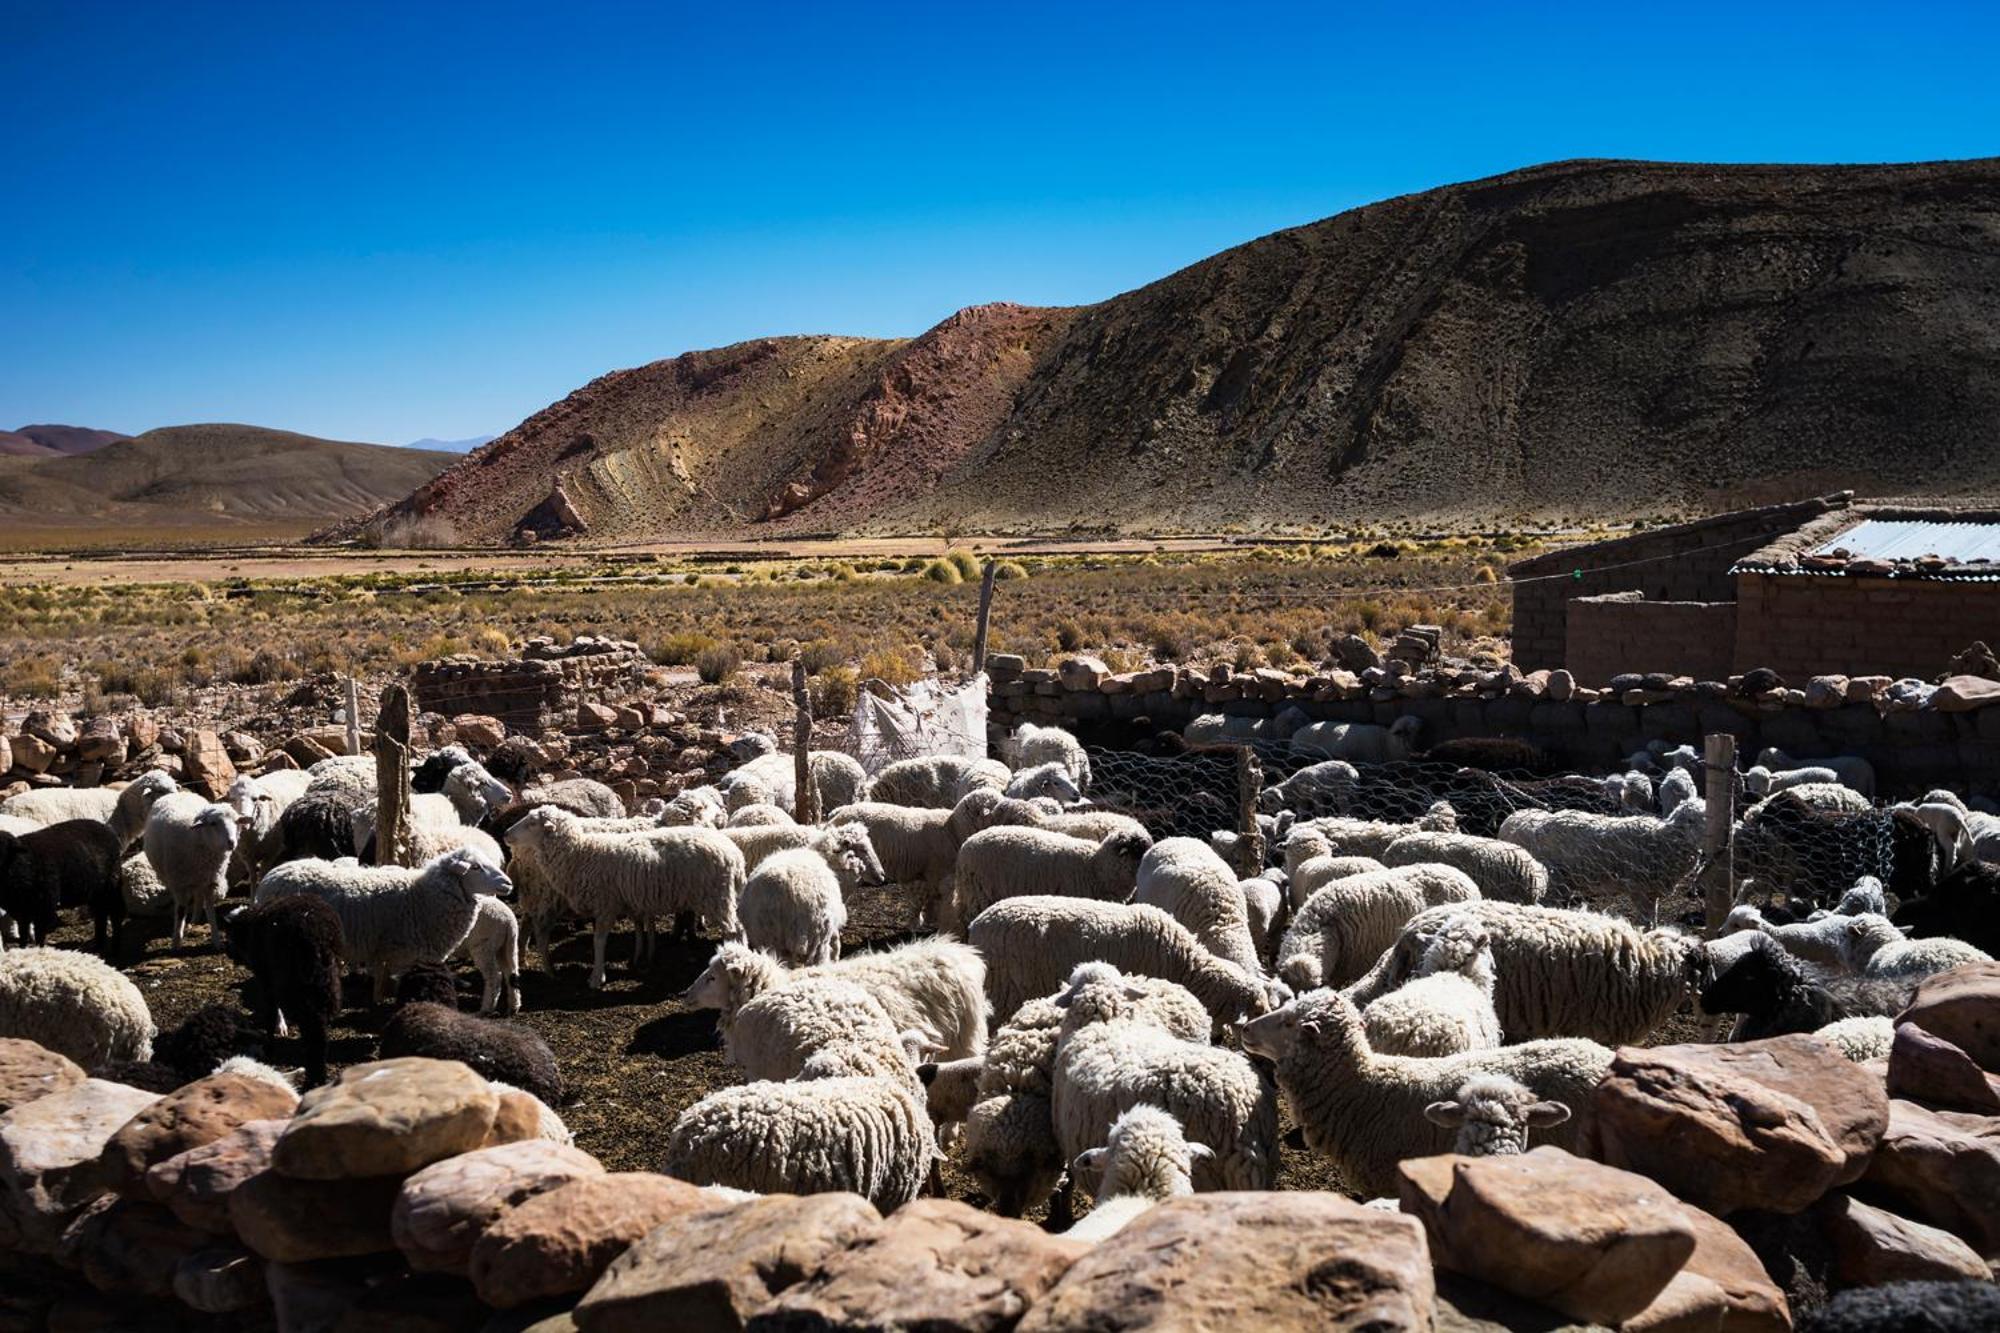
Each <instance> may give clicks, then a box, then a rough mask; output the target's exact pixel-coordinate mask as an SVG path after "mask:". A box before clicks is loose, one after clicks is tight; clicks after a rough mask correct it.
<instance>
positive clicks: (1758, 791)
mask: <svg viewBox="0 0 2000 1333" xmlns="http://www.w3.org/2000/svg"><path fill="white" fill-rule="evenodd" d="M1839 782H1840V774H1838V773H1836V772H1834V771H1833V770H1832V769H1830V768H1816V767H1807V768H1780V769H1770V768H1766V767H1764V766H1763V765H1762V764H1753V765H1752V766H1750V767H1749V768H1746V769H1744V770H1743V790H1744V791H1746V792H1748V793H1749V794H1750V795H1751V796H1753V797H1756V798H1757V799H1759V800H1762V799H1763V798H1764V797H1766V796H1775V795H1777V794H1778V793H1779V792H1781V791H1790V790H1791V789H1792V788H1794V787H1803V786H1805V785H1806V784H1807V783H1812V784H1814V785H1816V786H1828V785H1838V784H1839Z"/></svg>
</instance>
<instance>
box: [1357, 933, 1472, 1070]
mask: <svg viewBox="0 0 2000 1333" xmlns="http://www.w3.org/2000/svg"><path fill="white" fill-rule="evenodd" d="M1493 988H1494V979H1493V941H1492V939H1491V937H1490V936H1488V934H1487V933H1486V928H1485V927H1484V926H1482V925H1480V924H1479V919H1478V918H1477V917H1474V916H1472V915H1470V914H1466V913H1459V914H1455V915H1452V916H1449V917H1447V918H1446V919H1445V920H1444V921H1443V922H1442V923H1441V925H1440V926H1439V928H1438V930H1437V931H1436V932H1435V933H1434V934H1433V935H1432V936H1431V938H1430V941H1429V943H1428V945H1427V946H1426V948H1425V950H1424V956H1423V957H1422V958H1421V959H1419V960H1418V962H1417V969H1416V973H1415V975H1413V976H1412V977H1411V978H1410V980H1408V981H1406V982H1404V983H1403V984H1402V985H1401V986H1399V987H1397V988H1396V989H1395V990H1392V991H1390V992H1389V993H1388V994H1387V995H1384V996H1382V997H1381V998H1379V999H1376V1000H1373V1001H1371V1002H1370V1003H1369V1004H1368V1006H1367V1007H1366V1008H1365V1009H1363V1010H1362V1011H1361V1022H1362V1026H1363V1028H1364V1029H1365V1030H1366V1031H1367V1034H1368V1045H1369V1046H1370V1048H1372V1049H1373V1050H1374V1051H1375V1052H1376V1053H1377V1054H1380V1055H1458V1054H1460V1053H1462V1052H1464V1051H1484V1050H1491V1049H1492V1048H1493V1047H1495V1046H1498V1045H1499V1044H1500V1018H1499V1015H1498V1014H1496V1013H1495V1012H1494V1010H1493Z"/></svg>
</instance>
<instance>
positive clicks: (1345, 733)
mask: <svg viewBox="0 0 2000 1333" xmlns="http://www.w3.org/2000/svg"><path fill="white" fill-rule="evenodd" d="M1422 729H1423V723H1422V721H1420V720H1419V719H1417V718H1415V717H1399V718H1397V719H1396V720H1395V721H1394V722H1393V723H1391V724H1390V725H1388V726H1386V727H1382V726H1377V725H1375V724H1374V723H1370V722H1315V723H1313V724H1312V725H1311V726H1309V727H1301V728H1300V729H1299V730H1298V731H1296V732H1293V733H1292V744H1293V745H1294V746H1295V747H1297V748H1299V749H1302V750H1317V751H1319V752H1320V753H1321V754H1323V755H1325V756H1327V757H1328V758H1329V759H1346V760H1348V761H1350V762H1352V763H1357V764H1392V763H1395V762H1397V761H1399V760H1403V759H1408V758H1409V757H1410V752H1411V749H1412V747H1413V745H1414V743H1415V740H1416V737H1417V733H1418V732H1419V731H1421V730H1422Z"/></svg>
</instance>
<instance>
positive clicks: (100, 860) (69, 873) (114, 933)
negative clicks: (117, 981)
mask: <svg viewBox="0 0 2000 1333" xmlns="http://www.w3.org/2000/svg"><path fill="white" fill-rule="evenodd" d="M75 904H83V905H87V906H88V907H89V908H90V914H91V918H92V920H93V922H94V923H95V925H96V929H97V941H96V944H97V952H98V954H99V955H100V956H101V957H110V956H111V951H112V950H113V949H114V948H115V947H117V946H118V945H120V944H122V942H123V936H124V921H125V902H124V899H123V897H122V896H121V895H120V894H119V891H118V835H117V834H115V833H113V832H112V831H111V830H110V828H109V827H107V826H106V825H104V824H101V823H99V822H98V821H96V820H94V819H66V820H64V821H63V822H62V823H60V824H51V825H49V826H48V827H46V828H38V829H35V830H34V831H33V832H31V833H23V834H20V835H18V836H17V835H15V834H12V833H4V832H0V913H4V914H5V915H6V916H7V918H8V919H9V920H10V921H15V922H18V923H20V926H21V936H22V939H23V940H25V941H26V942H27V943H29V944H46V943H48V935H49V932H50V931H51V930H54V929H55V928H56V925H57V923H58V921H57V909H58V908H60V907H63V906H65V905H75Z"/></svg>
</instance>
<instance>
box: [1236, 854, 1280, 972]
mask: <svg viewBox="0 0 2000 1333" xmlns="http://www.w3.org/2000/svg"><path fill="white" fill-rule="evenodd" d="M1284 873H1285V872H1284V871H1282V870H1271V871H1267V872H1265V873H1264V874H1261V875H1252V876H1251V877H1250V878H1249V879H1245V880H1239V881H1237V884H1236V887H1237V890H1238V891H1239V892H1241V893H1242V895H1243V909H1244V911H1246V912H1247V913H1249V917H1250V938H1251V939H1252V940H1253V941H1255V943H1256V945H1257V957H1258V959H1259V960H1260V961H1261V962H1262V963H1263V964H1265V965H1268V964H1269V963H1270V962H1271V961H1272V960H1273V959H1275V958H1276V956H1277V952H1278V940H1279V938H1280V936H1281V935H1282V933H1283V931H1284V929H1285V925H1286V922H1287V920H1288V919H1289V918H1288V917H1287V914H1286V910H1285V909H1286V907H1287V906H1288V904H1287V902H1286V900H1285V886H1284V884H1283V883H1281V882H1280V881H1279V879H1278V878H1276V877H1277V876H1282V875H1283V874H1284Z"/></svg>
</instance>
